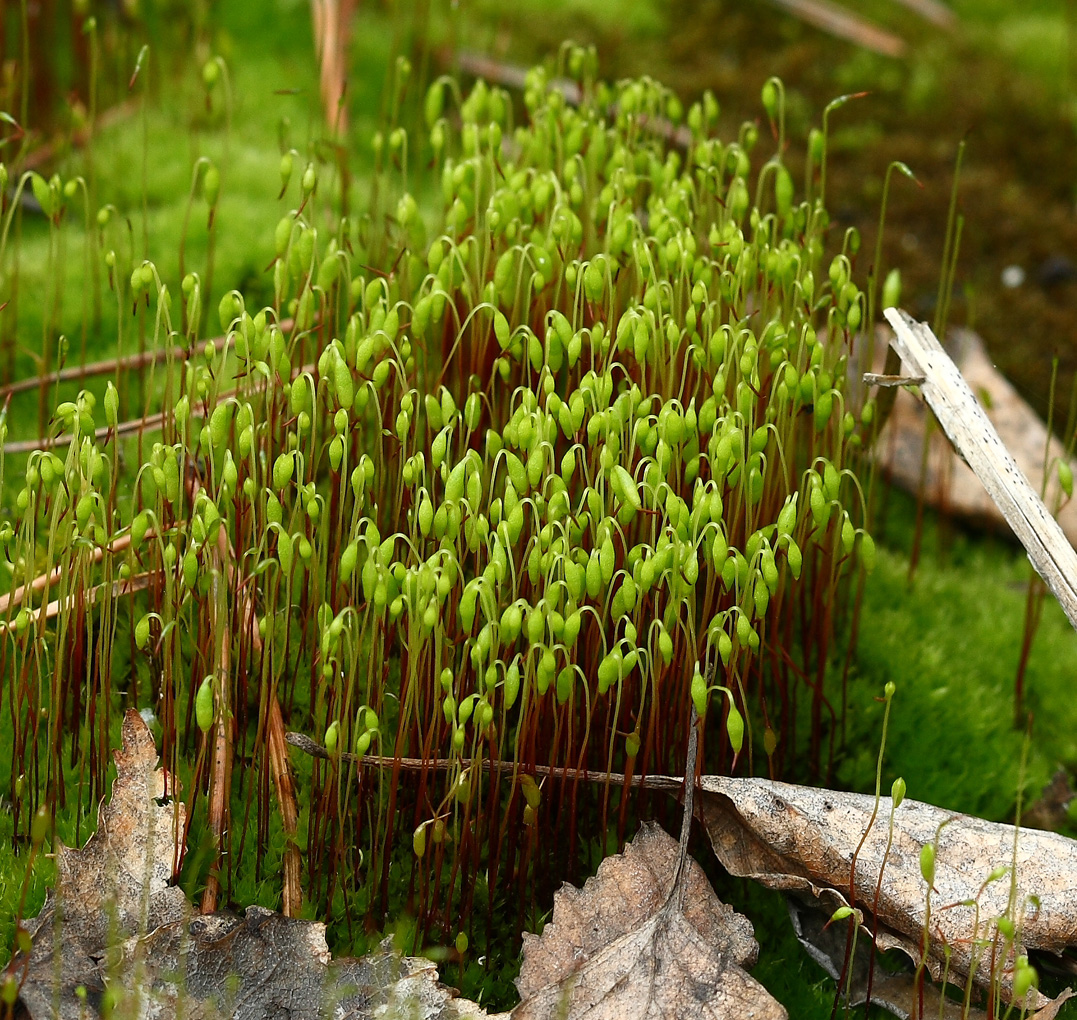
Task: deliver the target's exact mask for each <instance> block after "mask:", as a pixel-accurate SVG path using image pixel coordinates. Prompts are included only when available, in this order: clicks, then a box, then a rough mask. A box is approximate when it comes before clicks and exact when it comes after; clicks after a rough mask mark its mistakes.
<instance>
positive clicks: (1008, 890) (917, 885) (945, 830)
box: [668, 776, 1077, 1017]
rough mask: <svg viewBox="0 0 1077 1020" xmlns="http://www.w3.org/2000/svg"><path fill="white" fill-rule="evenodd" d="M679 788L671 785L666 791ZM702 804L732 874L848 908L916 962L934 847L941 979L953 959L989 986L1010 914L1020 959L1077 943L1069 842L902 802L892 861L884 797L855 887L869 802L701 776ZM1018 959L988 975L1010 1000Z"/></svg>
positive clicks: (1074, 867) (931, 961)
mask: <svg viewBox="0 0 1077 1020" xmlns="http://www.w3.org/2000/svg"><path fill="white" fill-rule="evenodd" d="M677 782H678V781H677V780H675V779H672V778H671V779H669V780H668V783H669V786H670V787H671V788H672V786H673V785H674V784H676V783H677ZM699 799H700V809H701V814H702V818H703V822H704V825H705V827H706V829H707V832H708V834H709V836H710V839H711V844H712V846H713V847H714V851H715V853H716V854H717V856H718V859H719V860H720V861H721V862H722V864H723V865H724V866H725V868H726V869H727V870H728V871H729V872H730V873H731V874H734V875H737V876H742V877H747V878H753V879H755V880H756V881H758V882H761V883H762V884H764V885H766V886H769V887H771V888H775V889H782V890H785V891H787V892H796V893H802V894H803V893H807V894H810V895H812V896H814V897H816V898H818V899H820V900H821V901H822V902H823V904H824V905H825V910H826V911H827V912H828V913H829V912H831V911H833V910H834V909H836V908H837V907H839V906H843V905H846V904H847V902H848V901H849V900H850V898H851V899H853V900H855V903H853V904H852V905H854V906H856V907H857V908H858V909H860V910H862V911H864V913H865V916H866V920H865V928H864V930H865V931H868V932H870V931H871V929H872V927H873V922H872V919H871V917H870V914H871V913H872V912H874V915H875V917H876V918H877V920H878V935H877V945H878V946H879V948H880V949H883V950H886V949H890V948H899V949H902V950H904V952H906V953H907V954H908V955H909V956H910V958H911V959H913V960H914V961H916V960H918V959H919V956H920V946H921V941H922V938H923V932H924V925H925V916H926V908H927V904H928V895H927V885H926V883H925V881H924V879H923V877H922V875H921V870H920V852H921V849H922V848H923V847H924V845H925V844H929V843H935V844H936V856H935V879H934V891H933V892H932V893H931V897H930V923H929V925H928V929H929V931H928V933H929V940H928V956H927V961H926V962H927V966H928V968H929V969H930V971H931V973H932V975H933V976H934V977H935V978H936V980H938V979H939V978H940V977H941V975H942V972H943V969H944V968H945V966H946V954H947V949H948V950H949V980H950V982H951V983H955V984H963V983H964V980H965V978H966V977H968V976H969V975H971V976H972V978H973V979H974V981H975V983H976V984H977V985H978V986H979V987H980V988H986V987H988V986H989V984H990V982H991V978H992V973H991V972H992V949H991V946H992V945H993V944H994V943H995V941H996V935H997V927H996V921H997V919H998V918H999V917H1000V916H1003V915H1006V914H1008V915H1009V916H1010V917H1011V918H1012V919H1013V920H1014V921H1015V922H1016V923H1017V926H1018V932H1017V943H1018V946H1017V951H1018V952H1021V951H1024V950H1027V949H1035V950H1040V951H1044V952H1051V953H1056V954H1057V953H1061V952H1062V950H1064V949H1065V948H1066V947H1068V946H1073V945H1075V944H1077V889H1075V882H1074V876H1075V875H1077V842H1075V841H1074V840H1071V839H1068V838H1066V837H1065V836H1061V835H1058V834H1057V833H1052V832H1039V831H1034V830H1028V829H1022V830H1020V832H1019V833H1018V832H1017V830H1015V829H1014V827H1013V826H1011V825H1003V824H999V823H995V822H986V821H984V820H982V819H980V818H973V817H970V816H968V815H961V814H956V813H954V812H951V811H945V810H943V809H942V808H937V807H933V806H932V805H930V804H922V803H919V802H918V801H913V800H905V801H903V802H902V803H901V804H900V805H899V806H898V808H897V810H896V811H895V812H894V830H893V842H892V845H891V846H890V849H889V852H887V839H888V829H889V819H890V813H891V800H890V798H889V797H883V798H882V799H881V801H880V804H879V810H878V815H877V818H876V821H875V823H874V825H873V826H872V827H871V829H870V831H868V832H867V836H866V838H864V840H863V845H862V847H861V848H860V851H859V855H858V856H857V861H856V873H855V878H854V879H853V880H852V881H851V880H850V871H851V866H852V860H853V855H854V853H856V851H857V846H858V845H859V844H860V842H861V838H862V837H864V833H865V831H866V830H867V829H868V822H869V819H870V818H871V815H872V811H873V808H874V806H875V798H874V797H872V796H868V795H863V794H851V793H837V792H834V791H830V790H819V789H813V788H810V787H802V786H792V785H789V784H786V783H776V782H772V781H770V780H764V779H736V778H726V777H720V776H705V777H703V779H702V780H701V795H700V798H699ZM1015 835H1016V836H1017V837H1018V838H1017V848H1016V852H1015V849H1014V846H1015V844H1014V839H1015ZM936 840H937V843H936ZM884 860H885V870H884V868H883V865H884ZM1014 864H1016V868H1015V871H1016V875H1015V878H1014V881H1013V882H1011V871H1010V870H1007V871H1006V874H1005V875H1003V876H1002V877H1001V878H998V879H996V880H995V881H993V882H990V883H987V884H986V885H985V882H986V880H987V878H988V876H989V875H991V874H992V872H993V871H994V870H995V869H997V868H1004V869H1010V868H1011V866H1012V865H1014ZM881 871H882V872H883V880H882V883H881V886H880V891H879V899H878V904H877V910H874V911H873V908H874V906H875V896H876V886H877V884H879V876H880V872H881ZM850 888H852V896H851V897H850ZM1037 898H1038V899H1037ZM968 901H973V903H974V904H978V906H977V905H969V902H968ZM998 942H999V945H1000V946H1001V940H998ZM985 943H986V948H984V944H985ZM1000 951H1001V950H1000ZM1013 956H1014V951H1013V950H1012V949H1011V951H1010V954H1009V958H1008V959H1007V960H1005V961H1003V960H998V961H996V965H995V970H996V973H998V974H1001V978H1002V980H1001V989H1002V992H1003V995H1004V997H1008V995H1009V992H1010V991H1011V990H1012V989H1011V981H1010V975H1011V970H1010V968H1011V967H1012V962H1013ZM1029 994H1030V999H1029V1002H1028V1005H1029V1006H1033V1007H1036V1008H1041V1009H1049V1008H1050V1006H1049V1002H1048V1000H1047V999H1046V998H1045V997H1044V996H1042V995H1039V993H1034V992H1030V993H1029ZM1049 1015H1050V1014H1049V1013H1047V1012H1045V1013H1044V1014H1043V1016H1044V1017H1047V1016H1049Z"/></svg>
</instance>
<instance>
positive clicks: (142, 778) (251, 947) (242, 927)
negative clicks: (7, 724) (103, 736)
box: [8, 712, 507, 1020]
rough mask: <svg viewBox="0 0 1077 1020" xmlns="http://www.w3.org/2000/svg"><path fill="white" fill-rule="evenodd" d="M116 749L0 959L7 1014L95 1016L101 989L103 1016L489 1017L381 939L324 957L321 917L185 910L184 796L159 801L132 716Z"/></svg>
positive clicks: (166, 784)
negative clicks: (88, 831)
mask: <svg viewBox="0 0 1077 1020" xmlns="http://www.w3.org/2000/svg"><path fill="white" fill-rule="evenodd" d="M114 756H115V759H116V766H117V774H116V782H115V783H114V785H113V791H112V800H111V801H110V802H109V804H108V805H107V806H104V807H102V808H101V810H100V811H99V816H98V817H99V821H98V828H97V831H96V832H95V833H94V834H93V836H91V837H90V839H89V840H88V841H87V843H86V845H85V847H83V849H82V850H72V849H69V848H67V847H64V846H62V845H60V846H58V849H57V863H58V874H59V884H58V887H57V889H56V891H55V893H51V892H50V894H49V896H48V897H47V899H46V902H45V906H44V908H43V909H42V911H41V913H40V914H39V915H38V917H37V918H35V919H34V920H33V921H31V922H29V924H28V931H29V933H30V935H31V938H32V946H31V950H30V953H29V956H28V957H27V956H18V957H16V958H15V959H14V960H13V961H12V962H11V964H10V965H9V967H8V973H9V974H10V975H12V976H14V977H15V979H16V980H18V981H20V988H19V1000H18V1002H19V1009H20V1010H21V1012H20V1013H17V1014H16V1015H17V1016H25V1017H29V1018H30V1020H44V1018H50V1020H51V1018H54V1017H58V1018H59V1020H96V1018H97V1017H99V1016H100V1015H101V1012H102V1008H101V1007H102V1000H103V998H104V996H105V994H106V992H107V993H108V995H109V997H110V998H111V1000H112V1010H111V1013H112V1015H114V1016H121V1017H125V1018H132V1020H134V1018H137V1020H171V1018H174V1017H183V1018H185V1020H219V1018H224V1017H229V1018H233V1020H268V1018H277V1017H287V1018H289V1020H321V1018H322V1017H330V1016H331V1017H333V1018H334V1020H374V1018H390V1017H396V1016H407V1017H409V1018H412V1017H414V1018H416V1020H462V1018H465V1017H474V1018H476V1020H483V1018H487V1014H486V1013H485V1011H483V1010H482V1009H481V1008H480V1007H478V1006H476V1005H475V1004H474V1003H471V1002H468V1001H466V1000H463V999H458V998H456V997H455V993H454V992H453V991H452V990H451V989H448V988H446V987H445V986H443V985H441V984H438V981H437V970H436V969H435V968H434V967H433V965H432V964H431V963H430V962H429V961H428V960H422V959H412V958H408V957H400V956H399V955H398V954H395V953H393V952H392V950H391V949H390V948H389V947H388V946H383V947H382V949H381V950H380V951H379V952H377V953H374V954H371V955H369V956H366V957H363V958H362V959H359V960H352V959H341V960H332V959H331V957H330V953H329V948H328V946H327V945H326V941H325V926H324V925H322V924H318V923H315V922H312V921H300V920H294V919H292V918H287V917H283V916H282V915H280V914H276V913H273V912H272V911H269V910H264V909H262V908H261V907H248V908H247V910H246V913H245V916H244V917H242V918H240V917H237V916H236V915H234V914H230V913H225V912H218V913H213V914H206V915H197V914H195V913H194V911H193V908H192V907H191V906H190V904H188V903H187V901H186V899H185V897H184V895H183V893H182V891H181V890H180V889H178V888H176V887H174V886H169V885H168V882H169V881H170V879H171V878H172V876H173V874H174V872H175V870H176V868H177V867H178V864H179V858H180V857H181V853H180V851H179V849H177V842H178V837H177V833H178V832H180V831H181V827H182V825H183V822H184V812H183V805H182V804H178V803H175V802H172V803H162V801H163V800H164V799H165V798H166V797H167V795H168V794H169V793H170V792H171V790H170V787H171V778H170V777H169V776H168V774H167V773H166V772H165V771H164V770H159V769H157V767H156V766H157V752H156V749H155V748H154V743H153V738H152V737H151V736H150V733H149V731H148V730H147V729H146V725H145V723H144V722H143V721H142V718H141V717H140V716H139V715H138V713H137V712H128V713H127V715H126V716H125V718H124V723H123V749H122V750H120V751H115V752H114ZM80 986H81V988H82V989H84V990H85V998H84V999H82V998H80V995H79V992H78V991H77V989H79V988H80ZM505 1020H507V1018H505Z"/></svg>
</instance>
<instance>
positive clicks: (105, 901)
mask: <svg viewBox="0 0 1077 1020" xmlns="http://www.w3.org/2000/svg"><path fill="white" fill-rule="evenodd" d="M113 757H114V758H115V760H116V781H115V783H114V784H113V792H112V800H111V802H110V803H109V804H108V805H102V806H101V807H100V808H99V809H98V816H97V817H98V821H97V831H96V832H94V834H93V835H92V836H91V837H90V838H89V839H88V840H87V842H86V845H85V846H84V847H83V848H82V849H81V850H74V849H71V848H70V847H66V846H64V845H63V844H62V843H60V842H59V841H57V843H56V851H55V852H56V870H57V877H58V885H57V888H56V889H55V890H50V891H49V894H48V896H47V897H46V899H45V905H44V907H43V908H42V910H41V913H40V914H38V916H37V917H36V918H34V919H33V920H31V921H28V922H27V923H26V928H27V931H28V932H29V934H30V936H31V939H32V942H33V945H32V949H31V951H30V955H29V958H28V959H27V958H25V957H16V959H15V960H13V961H12V963H11V965H10V967H9V973H12V974H14V975H15V976H16V978H17V979H19V980H21V982H22V987H21V990H20V998H21V999H22V1003H23V1005H24V1006H25V1007H26V1009H27V1010H28V1011H29V1013H30V1015H31V1016H33V1017H46V1016H47V1017H52V1016H54V1015H56V1014H55V1012H54V1008H53V1007H54V1003H56V1004H58V1006H59V1016H60V1018H61V1020H67V1018H68V1017H72V1018H77V1017H79V1016H80V1008H81V1003H80V1001H79V999H78V997H77V996H76V994H75V990H76V988H78V987H79V986H82V987H84V988H86V989H87V990H88V991H89V992H91V993H93V992H100V991H101V989H102V988H103V985H102V979H101V974H100V971H99V967H98V960H97V957H98V956H99V954H100V952H101V951H102V949H103V948H104V947H105V946H106V945H108V944H109V943H110V941H111V942H113V943H115V942H116V941H117V939H119V938H124V937H126V936H130V935H133V934H135V933H137V932H139V931H146V930H148V928H149V927H151V926H156V925H158V924H168V923H171V922H173V921H177V920H179V919H181V918H182V917H183V915H184V913H185V901H184V896H183V893H182V892H181V891H180V890H179V889H178V888H175V887H174V886H170V885H169V884H168V883H169V881H170V879H171V878H172V876H173V874H174V873H175V872H176V871H177V870H178V869H179V863H180V858H181V857H182V849H181V848H180V847H179V845H178V843H177V840H176V835H175V834H176V832H177V831H178V828H179V827H182V825H183V822H184V809H183V805H182V804H180V803H178V802H169V803H162V801H164V800H165V798H167V797H168V796H170V795H171V794H172V792H173V790H172V777H171V776H170V775H169V774H168V773H167V772H166V771H165V770H163V769H160V770H158V769H157V750H156V748H155V747H154V744H153V737H152V736H150V732H149V730H148V729H146V724H145V723H144V722H143V721H142V718H141V716H139V714H138V713H137V712H135V711H130V712H128V713H127V715H126V717H125V718H124V721H123V748H122V749H121V750H118V751H114V752H113Z"/></svg>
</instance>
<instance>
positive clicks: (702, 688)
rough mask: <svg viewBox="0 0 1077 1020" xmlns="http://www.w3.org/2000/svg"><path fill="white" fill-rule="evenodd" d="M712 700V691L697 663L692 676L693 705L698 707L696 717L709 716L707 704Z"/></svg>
mask: <svg viewBox="0 0 1077 1020" xmlns="http://www.w3.org/2000/svg"><path fill="white" fill-rule="evenodd" d="M709 700H710V691H709V690H708V689H707V681H706V680H704V679H703V674H702V673H701V672H700V671H699V663H698V662H697V663H696V668H695V672H694V673H693V674H692V704H694V705H695V707H696V715H698V716H699V718H700V719H702V718H704V717H705V716H706V714H707V702H708V701H709ZM730 708H731V710H732V706H730Z"/></svg>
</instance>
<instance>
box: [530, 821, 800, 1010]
mask: <svg viewBox="0 0 1077 1020" xmlns="http://www.w3.org/2000/svg"><path fill="white" fill-rule="evenodd" d="M678 853H679V847H678V844H677V841H676V840H675V839H673V837H672V836H669V835H668V834H666V833H665V832H663V831H662V829H660V828H658V827H657V826H655V825H644V826H643V828H642V829H641V830H640V832H639V834H638V835H637V836H636V838H635V839H634V840H633V841H632V842H631V843H630V844H629V845H628V846H627V847H626V848H625V852H624V853H623V854H619V855H617V856H615V857H608V858H606V860H605V861H603V862H602V864H601V865H600V867H599V869H598V874H597V875H595V877H594V878H591V879H588V881H587V883H586V884H585V885H584V887H583V889H582V890H578V889H574V888H573V887H571V886H565V887H564V888H562V889H561V890H560V891H559V892H558V893H557V895H556V897H555V899H554V909H553V921H552V923H551V924H548V925H547V926H546V928H545V930H544V931H543V933H542V935H541V936H535V935H524V958H523V966H522V967H521V968H520V977H519V978H518V979H517V982H516V984H517V987H518V988H519V990H520V997H521V999H522V1000H523V1001H522V1003H521V1004H520V1005H519V1006H517V1007H516V1009H515V1010H513V1013H512V1017H513V1020H540V1018H542V1020H545V1018H548V1017H562V1018H564V1020H584V1018H586V1020H605V1018H609V1020H635V1018H639V1020H642V1018H644V1017H648V1018H659V1017H662V1018H670V1020H673V1018H678V1017H684V1018H685V1020H688V1018H706V1017H723V1018H729V1020H732V1018H741V1017H745V1018H747V1017H753V1018H758V1020H770V1018H774V1020H778V1018H785V1017H786V1016H787V1014H786V1012H785V1010H784V1009H783V1008H782V1006H781V1005H779V1004H778V1003H777V1002H776V1001H775V1000H774V999H772V998H771V997H770V995H769V994H768V992H767V991H766V989H765V988H763V986H762V985H760V984H759V983H758V982H757V981H755V980H754V979H753V978H752V977H750V976H749V975H748V974H747V973H746V971H745V970H744V968H745V967H750V966H752V965H753V964H754V963H755V960H756V957H757V955H758V951H759V947H758V945H757V944H756V942H755V939H754V937H753V934H752V926H751V923H750V922H749V921H748V919H747V918H745V917H743V916H741V915H740V914H737V913H736V912H735V911H733V910H732V908H730V907H727V906H726V905H725V904H723V903H722V902H721V901H720V900H719V899H718V897H717V896H716V895H715V894H714V890H713V889H712V888H711V886H710V883H709V882H708V881H707V877H706V875H704V874H703V869H702V868H700V866H699V865H698V864H697V863H696V862H695V861H693V860H691V858H689V860H688V864H687V867H686V869H685V870H684V877H683V879H682V881H683V885H684V890H683V893H684V908H683V910H682V909H681V908H680V907H679V906H678V903H679V898H678V896H677V895H676V893H677V890H676V889H675V888H674V889H671V888H670V886H671V884H672V883H673V880H674V878H675V875H676V872H677V860H678Z"/></svg>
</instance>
